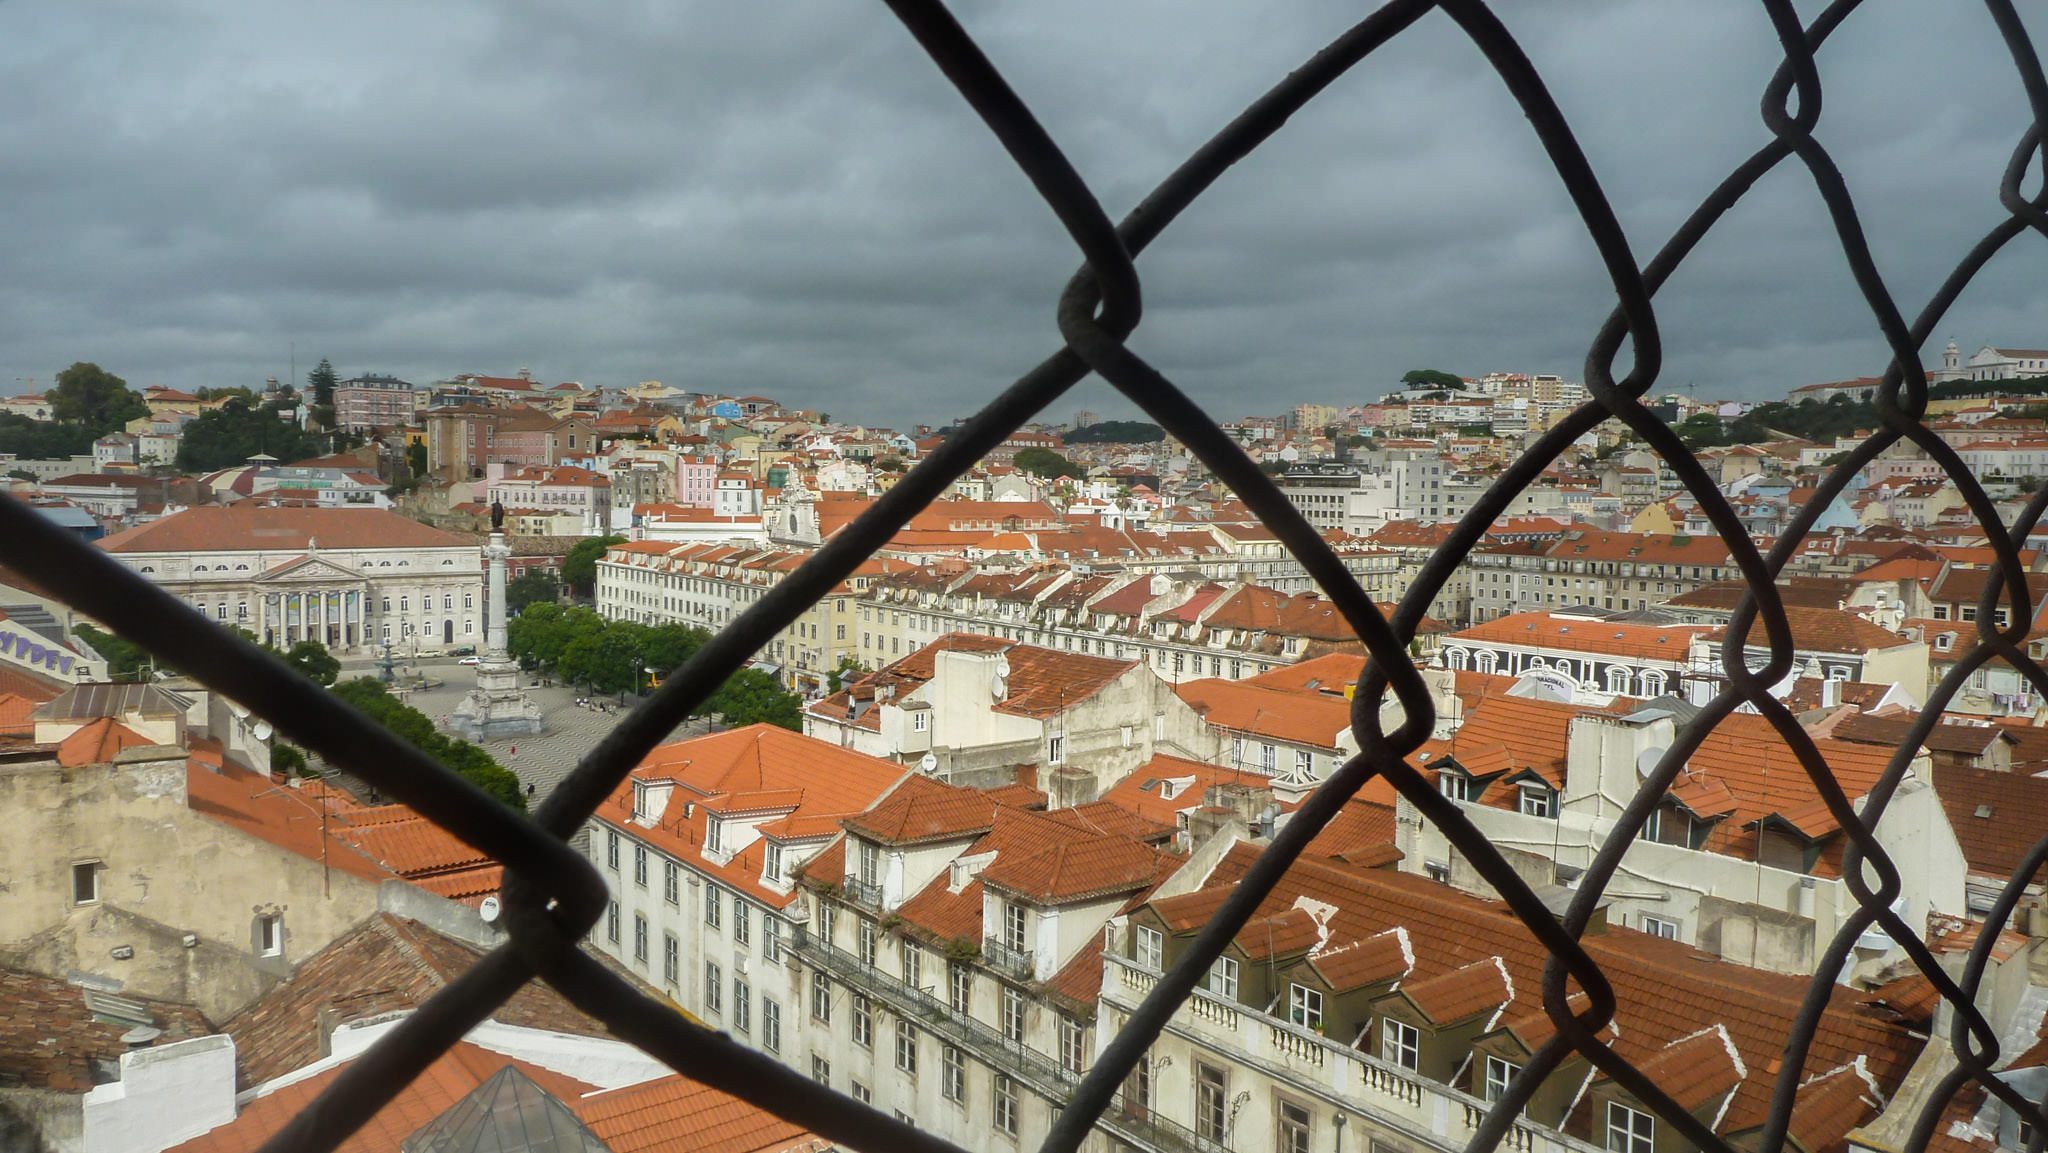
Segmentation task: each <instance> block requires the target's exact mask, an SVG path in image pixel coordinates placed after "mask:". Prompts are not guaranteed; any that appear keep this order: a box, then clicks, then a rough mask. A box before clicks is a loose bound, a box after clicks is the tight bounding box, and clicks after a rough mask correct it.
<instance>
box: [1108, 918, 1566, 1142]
mask: <svg viewBox="0 0 2048 1153" xmlns="http://www.w3.org/2000/svg"><path fill="white" fill-rule="evenodd" d="M1103 960H1104V961H1105V962H1106V963H1107V965H1108V969H1107V970H1106V971H1105V972H1104V974H1103V982H1102V1004H1103V1006H1104V1009H1105V1011H1106V1010H1108V1009H1111V1008H1115V1009H1119V1010H1122V1011H1124V1012H1130V1011H1131V1010H1133V1009H1135V1008H1136V1007H1137V1005H1138V1002H1139V1001H1141V1000H1143V999H1144V997H1145V995H1146V994H1148V993H1150V992H1151V991H1152V989H1153V987H1154V986H1155V985H1157V984H1158V982H1159V975H1158V974H1157V973H1154V972H1152V971H1150V970H1148V969H1144V968H1141V967H1139V966H1138V965H1136V964H1133V963H1132V962H1131V961H1129V960H1127V959H1125V958H1123V957H1118V956H1116V955H1114V954H1111V955H1108V956H1105V957H1104V958H1103ZM1166 1034H1167V1035H1168V1036H1176V1035H1177V1036H1178V1037H1179V1038H1181V1039H1183V1040H1186V1041H1188V1042H1191V1043H1192V1044H1194V1045H1196V1046H1199V1047H1200V1048H1202V1049H1206V1050H1207V1051H1209V1052H1210V1053H1213V1054H1215V1055H1216V1056H1218V1057H1221V1058H1222V1059H1223V1060H1225V1061H1227V1062H1229V1063H1231V1064H1233V1065H1237V1066H1239V1067H1242V1068H1247V1069H1251V1070H1255V1071H1257V1072H1259V1073H1263V1074H1265V1075H1266V1076H1269V1077H1272V1078H1275V1079H1276V1080H1281V1081H1284V1082H1286V1083H1288V1084H1290V1085H1291V1086H1293V1087H1294V1088H1295V1089H1296V1090H1298V1091H1300V1092H1304V1093H1310V1094H1313V1095H1316V1096H1318V1097H1321V1098H1322V1099H1324V1100H1325V1101H1327V1102H1329V1103H1331V1104H1333V1105H1336V1106H1338V1107H1339V1108H1342V1109H1345V1110H1348V1111H1353V1112H1356V1113H1360V1114H1364V1115H1367V1116H1370V1117H1371V1118H1373V1120H1374V1121H1375V1122H1377V1123H1379V1124H1383V1125H1386V1126H1388V1127H1390V1128H1393V1129H1396V1130H1399V1131H1401V1132H1404V1133H1406V1134H1408V1135H1409V1136H1411V1137H1412V1138H1414V1140H1415V1142H1416V1143H1418V1144H1420V1145H1423V1146H1426V1147H1433V1148H1436V1149H1443V1150H1457V1149H1463V1148H1464V1147H1465V1146H1466V1145H1467V1144H1468V1143H1469V1142H1470V1141H1471V1138H1472V1134H1473V1132H1474V1131H1476V1130H1477V1129H1478V1128H1479V1125H1480V1123H1481V1122H1482V1121H1484V1120H1485V1118H1486V1115H1487V1112H1488V1110H1489V1109H1490V1108H1491V1106H1489V1105H1488V1104H1487V1103H1486V1102H1484V1101H1481V1100H1480V1099H1478V1098H1477V1097H1474V1096H1472V1095H1470V1094H1468V1093H1464V1092H1462V1091H1460V1090H1457V1089H1454V1088H1452V1087H1450V1086H1448V1085H1444V1084H1440V1083H1438V1082H1436V1081H1432V1080H1430V1079H1428V1078H1426V1077H1422V1076H1419V1075H1417V1074H1415V1073H1413V1072H1410V1071H1409V1070H1407V1069H1403V1068H1400V1067H1398V1066H1395V1065H1393V1064H1390V1063H1388V1062H1385V1061H1381V1060H1379V1059H1378V1058H1376V1057H1373V1056H1371V1055H1369V1054H1366V1053H1363V1052H1360V1051H1359V1050H1357V1049H1354V1048H1352V1047H1351V1046H1349V1045H1345V1044H1342V1043H1340V1042H1337V1041H1333V1040H1330V1039H1328V1038H1326V1037H1324V1036H1323V1035H1322V1034H1320V1033H1316V1032H1313V1031H1311V1030H1308V1029H1304V1028H1302V1027H1300V1026H1298V1025H1295V1024H1293V1023H1291V1022H1289V1021H1286V1020H1283V1019H1281V1018H1278V1017H1271V1016H1267V1015H1266V1014H1264V1013H1261V1012H1258V1011H1257V1010H1255V1009H1252V1008H1248V1007H1246V1006H1243V1005H1240V1004H1238V1003H1236V1002H1234V1001H1231V1000H1230V999H1228V998H1225V997H1221V996H1218V995H1216V994H1214V993H1211V992H1209V991H1208V990H1206V989H1196V990H1195V991H1194V992H1193V993H1192V994H1191V995H1190V996H1189V997H1188V999H1187V1001H1186V1002H1185V1003H1183V1004H1182V1006H1181V1008H1180V1009H1179V1011H1177V1012H1176V1013H1175V1014H1174V1017H1173V1019H1172V1020H1171V1021H1170V1022H1169V1023H1168V1024H1167V1027H1166ZM1099 1124H1100V1125H1101V1127H1102V1128H1105V1129H1108V1130H1109V1131H1111V1132H1112V1133H1115V1134H1117V1135H1118V1136H1119V1137H1122V1138H1123V1139H1124V1140H1127V1141H1131V1142H1134V1143H1138V1144H1143V1145H1146V1146H1150V1147H1151V1148H1154V1149H1158V1150H1164V1151H1170V1153H1225V1149H1226V1147H1225V1146H1223V1145H1219V1144H1217V1143H1216V1142H1214V1141H1209V1140H1205V1139H1204V1138H1202V1137H1199V1136H1197V1135H1196V1134H1195V1133H1194V1132H1193V1131H1191V1130H1189V1129H1187V1128H1186V1127H1185V1126H1183V1125H1181V1124H1179V1123H1178V1122H1175V1121H1172V1120H1170V1119H1168V1118H1165V1117H1162V1116H1160V1115H1159V1112H1158V1110H1156V1109H1154V1110H1147V1109H1143V1108H1139V1107H1137V1106H1136V1105H1135V1104H1133V1103H1131V1102H1129V1101H1127V1099H1126V1098H1125V1097H1124V1096H1122V1095H1119V1096H1118V1097H1117V1098H1116V1099H1115V1101H1114V1102H1113V1103H1112V1104H1111V1106H1110V1108H1109V1110H1108V1111H1107V1112H1105V1113H1104V1114H1103V1115H1102V1119H1101V1121H1100V1122H1099ZM1500 1149H1501V1150H1503V1151H1504V1153H1599V1150H1597V1149H1596V1148H1595V1147H1594V1146H1592V1145H1589V1144H1587V1143H1586V1142H1584V1141H1582V1140H1580V1139H1578V1138H1576V1137H1570V1136H1566V1135H1565V1134H1563V1133H1559V1132H1557V1131H1556V1130H1553V1129H1547V1128H1541V1127H1538V1126H1535V1125H1531V1124H1529V1123H1527V1122H1526V1121H1523V1120H1519V1119H1518V1120H1517V1121H1516V1122H1515V1123H1514V1124H1513V1125H1511V1126H1509V1128H1508V1131H1507V1133H1506V1134H1505V1135H1504V1136H1503V1137H1502V1138H1501V1143H1500Z"/></svg>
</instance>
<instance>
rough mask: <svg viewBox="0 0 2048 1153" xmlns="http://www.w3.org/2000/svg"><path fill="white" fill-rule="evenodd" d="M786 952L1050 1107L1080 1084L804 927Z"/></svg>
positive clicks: (1016, 1044) (1067, 1071)
mask: <svg viewBox="0 0 2048 1153" xmlns="http://www.w3.org/2000/svg"><path fill="white" fill-rule="evenodd" d="M789 947H790V949H791V950H792V951H793V952H794V953H796V955H797V956H799V957H801V958H803V960H805V961H807V962H809V963H810V964H811V965H812V966H813V967H815V968H817V969H820V970H822V971H823V972H825V973H827V974H829V975H830V976H831V977H832V979H833V980H835V981H838V982H839V983H841V984H843V985H846V986H847V987H849V988H853V989H858V990H860V991H861V992H863V993H866V994H868V995H869V996H871V997H873V998H875V999H876V1000H878V1001H881V1002H882V1003H883V1004H885V1005H887V1006H889V1009H890V1011H891V1012H894V1013H896V1014H897V1015H898V1016H901V1017H902V1018H903V1019H905V1020H907V1021H910V1022H912V1023H913V1024H916V1025H917V1026H919V1027H920V1028H923V1029H925V1030H926V1031H928V1032H930V1033H932V1034H934V1035H936V1036H939V1037H943V1038H945V1039H946V1040H948V1041H950V1042H952V1043H954V1044H956V1045H959V1046H961V1047H962V1048H965V1049H968V1050H970V1051H972V1052H973V1053H974V1054H975V1056H976V1057H978V1058H979V1059H980V1060H981V1061H982V1062H983V1063H985V1064H988V1065H990V1066H992V1067H994V1068H997V1069H1002V1070H1005V1071H1007V1072H1009V1073H1011V1074H1012V1075H1014V1076H1016V1077H1017V1078H1019V1079H1020V1080H1022V1081H1024V1082H1025V1083H1026V1084H1027V1085H1029V1086H1030V1087H1031V1088H1032V1090H1033V1091H1035V1092H1036V1093H1038V1094H1039V1095H1040V1096H1042V1097H1044V1098H1046V1099H1047V1100H1049V1101H1053V1102H1055V1103H1057V1102H1061V1101H1065V1100H1066V1099H1067V1095H1068V1094H1070V1093H1072V1092H1073V1091H1074V1086H1075V1085H1077V1084H1079V1083H1080V1081H1081V1075H1080V1074H1079V1073H1076V1072H1073V1071H1072V1070H1070V1069H1068V1068H1066V1067H1065V1066H1063V1065H1061V1064H1059V1063H1058V1062H1057V1061H1055V1060H1053V1059H1052V1058H1051V1057H1048V1056H1046V1055H1045V1054H1043V1053H1040V1052H1039V1051H1038V1050H1036V1049H1032V1048H1030V1047H1029V1046H1026V1045H1024V1044H1022V1043H1020V1042H1017V1041H1012V1040H1010V1039H1009V1038H1008V1037H1005V1036H1003V1035H1002V1034H1001V1033H999V1032H997V1031H996V1030H995V1029H994V1028H993V1027H992V1026H989V1025H985V1024H983V1023H982V1022H980V1021H978V1020H975V1019H974V1018H973V1017H969V1016H965V1015H963V1014H960V1013H956V1012H954V1011H953V1007H952V1006H951V1005H948V1004H947V1003H946V1002H944V1001H941V1000H939V999H938V998H937V997H934V996H932V995H931V994H930V993H927V992H925V991H924V990H923V989H918V988H913V987H912V986H909V985H906V984H904V983H903V982H902V980H900V979H899V978H897V977H894V976H892V975H890V974H888V973H885V972H883V971H882V970H881V969H880V968H878V967H876V966H874V965H866V964H862V963H861V961H860V959H859V958H857V957H855V956H854V955H853V954H851V953H845V952H841V951H840V950H839V949H837V948H835V947H834V946H832V945H831V944H829V943H827V942H824V941H820V940H818V939H817V938H816V937H813V936H811V934H810V931H809V930H808V929H807V928H805V927H803V926H798V927H797V930H796V934H795V936H794V937H792V938H791V940H790V942H789Z"/></svg>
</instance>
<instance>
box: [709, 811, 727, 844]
mask: <svg viewBox="0 0 2048 1153" xmlns="http://www.w3.org/2000/svg"><path fill="white" fill-rule="evenodd" d="M724 840H725V822H724V821H722V820H719V819H718V818H717V817H715V816H712V815H710V814H706V815H705V817H704V851H705V852H707V853H722V852H724V851H725V850H724V849H723V848H722V847H721V846H722V844H723V842H724Z"/></svg>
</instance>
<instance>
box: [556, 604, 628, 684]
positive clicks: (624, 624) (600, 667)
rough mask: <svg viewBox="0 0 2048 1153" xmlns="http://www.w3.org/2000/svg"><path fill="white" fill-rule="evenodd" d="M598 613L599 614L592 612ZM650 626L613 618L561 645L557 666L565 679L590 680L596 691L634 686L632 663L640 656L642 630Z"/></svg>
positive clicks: (572, 680) (584, 681) (573, 680)
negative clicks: (563, 645) (560, 654)
mask: <svg viewBox="0 0 2048 1153" xmlns="http://www.w3.org/2000/svg"><path fill="white" fill-rule="evenodd" d="M592 615H593V616H595V615H596V614H594V613H593V614H592ZM646 631H647V626H645V625H641V624H635V623H634V622H632V621H611V622H609V623H606V624H605V625H604V626H603V627H601V628H599V629H597V630H594V631H591V632H587V633H584V634H582V635H580V636H577V637H575V638H574V639H572V640H570V641H569V643H568V644H567V645H566V646H565V647H564V648H563V649H562V659H561V661H560V662H559V663H558V664H556V666H555V669H556V671H557V672H559V673H560V674H561V676H562V679H563V680H565V681H571V682H575V683H578V684H587V685H589V686H590V687H591V689H593V690H594V691H596V692H600V693H618V692H625V691H626V690H628V689H631V688H635V687H636V686H635V685H634V684H633V664H634V662H635V661H639V662H641V663H642V665H643V666H644V665H645V660H644V658H642V656H641V650H640V641H641V634H643V633H645V632H646Z"/></svg>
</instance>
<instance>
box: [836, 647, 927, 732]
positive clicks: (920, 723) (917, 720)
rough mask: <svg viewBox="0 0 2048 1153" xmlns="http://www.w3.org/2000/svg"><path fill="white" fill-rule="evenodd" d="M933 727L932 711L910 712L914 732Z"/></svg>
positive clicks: (911, 727) (924, 730)
mask: <svg viewBox="0 0 2048 1153" xmlns="http://www.w3.org/2000/svg"><path fill="white" fill-rule="evenodd" d="M839 627H840V628H841V629H844V628H845V627H846V626H845V625H841V626H839ZM931 727H932V715H931V714H930V713H928V712H926V711H925V710H923V709H919V710H917V711H916V712H914V713H912V714H910V731H911V732H913V733H923V732H929V731H931Z"/></svg>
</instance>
